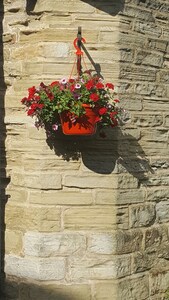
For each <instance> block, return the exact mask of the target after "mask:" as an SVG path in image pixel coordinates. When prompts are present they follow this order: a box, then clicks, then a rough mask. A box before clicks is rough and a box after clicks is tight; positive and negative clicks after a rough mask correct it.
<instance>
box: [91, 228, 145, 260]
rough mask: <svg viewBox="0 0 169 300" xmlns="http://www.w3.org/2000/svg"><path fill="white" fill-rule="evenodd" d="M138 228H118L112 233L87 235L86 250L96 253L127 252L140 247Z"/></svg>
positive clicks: (140, 233)
mask: <svg viewBox="0 0 169 300" xmlns="http://www.w3.org/2000/svg"><path fill="white" fill-rule="evenodd" d="M142 240H143V234H142V232H141V231H140V230H132V231H130V232H126V231H125V230H124V231H122V230H118V231H116V232H114V233H111V234H109V233H99V234H97V233H95V234H90V235H89V237H88V251H89V252H91V253H96V254H127V253H131V252H134V251H138V250H141V249H142Z"/></svg>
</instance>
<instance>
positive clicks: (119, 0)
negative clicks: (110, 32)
mask: <svg viewBox="0 0 169 300" xmlns="http://www.w3.org/2000/svg"><path fill="white" fill-rule="evenodd" d="M82 1H83V2H85V3H88V4H89V5H91V6H93V7H95V8H97V9H98V10H100V11H103V12H105V13H107V14H109V15H112V16H115V15H117V14H118V13H119V12H122V11H123V9H124V3H125V0H106V1H104V0H101V1H95V0H82Z"/></svg>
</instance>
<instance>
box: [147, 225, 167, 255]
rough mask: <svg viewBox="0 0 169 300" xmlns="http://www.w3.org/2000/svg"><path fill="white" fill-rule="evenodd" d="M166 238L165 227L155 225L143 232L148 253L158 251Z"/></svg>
mask: <svg viewBox="0 0 169 300" xmlns="http://www.w3.org/2000/svg"><path fill="white" fill-rule="evenodd" d="M167 240H168V235H167V227H165V226H156V227H152V228H150V229H147V230H146V232H145V249H146V251H147V252H148V253H155V252H159V253H160V247H161V246H162V245H165V244H166V243H167Z"/></svg>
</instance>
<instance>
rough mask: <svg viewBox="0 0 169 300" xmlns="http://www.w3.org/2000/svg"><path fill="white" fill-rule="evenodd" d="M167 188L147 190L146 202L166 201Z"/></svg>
mask: <svg viewBox="0 0 169 300" xmlns="http://www.w3.org/2000/svg"><path fill="white" fill-rule="evenodd" d="M168 198H169V195H168V188H160V187H155V188H149V189H147V200H148V201H165V200H168Z"/></svg>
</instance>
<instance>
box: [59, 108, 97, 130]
mask: <svg viewBox="0 0 169 300" xmlns="http://www.w3.org/2000/svg"><path fill="white" fill-rule="evenodd" d="M83 107H84V108H85V111H86V113H85V114H84V115H83V116H82V117H80V118H78V119H76V121H75V122H74V120H73V116H72V114H70V112H64V113H62V114H61V115H60V118H61V125H62V131H63V133H64V134H66V135H92V134H94V133H95V132H96V122H95V120H96V115H95V113H94V112H93V110H92V108H91V107H90V105H87V104H83Z"/></svg>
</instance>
